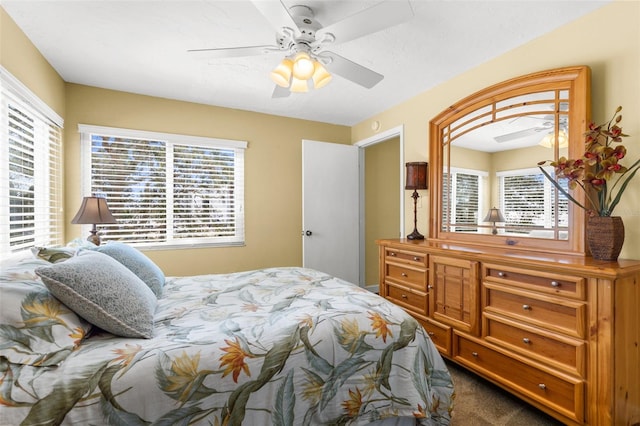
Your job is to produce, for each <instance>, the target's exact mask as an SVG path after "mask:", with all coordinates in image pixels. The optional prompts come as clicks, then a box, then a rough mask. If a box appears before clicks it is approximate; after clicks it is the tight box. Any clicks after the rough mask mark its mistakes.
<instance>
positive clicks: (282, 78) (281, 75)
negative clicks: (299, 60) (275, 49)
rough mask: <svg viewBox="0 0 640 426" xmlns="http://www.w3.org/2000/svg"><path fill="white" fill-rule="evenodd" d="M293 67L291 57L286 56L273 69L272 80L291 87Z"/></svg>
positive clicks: (279, 84) (282, 85)
mask: <svg viewBox="0 0 640 426" xmlns="http://www.w3.org/2000/svg"><path fill="white" fill-rule="evenodd" d="M292 69H293V61H292V60H291V59H289V58H284V59H283V60H282V62H280V64H278V66H277V67H276V68H275V69H274V70H273V71H271V80H273V82H274V83H276V84H277V85H278V86H281V87H289V81H290V80H291V72H292Z"/></svg>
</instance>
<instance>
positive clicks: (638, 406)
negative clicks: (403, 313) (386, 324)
mask: <svg viewBox="0 0 640 426" xmlns="http://www.w3.org/2000/svg"><path fill="white" fill-rule="evenodd" d="M378 245H379V248H380V293H381V295H382V296H384V297H386V298H387V299H389V300H391V301H392V302H394V303H396V304H398V305H400V306H402V307H403V308H405V309H406V310H407V311H408V312H409V313H411V314H412V315H413V316H414V317H415V318H416V319H418V320H419V321H420V322H421V323H422V324H423V325H424V327H425V329H426V330H427V332H428V333H429V335H430V336H431V339H432V340H433V342H434V343H435V345H436V346H437V348H438V349H439V351H440V352H441V354H442V355H443V356H444V357H446V358H448V359H450V360H452V361H454V362H456V363H458V364H460V365H462V366H464V367H466V368H468V369H469V370H472V371H474V372H475V373H477V374H478V375H480V376H482V377H485V378H486V379H488V380H490V381H492V382H494V383H496V384H498V385H500V386H502V387H503V388H505V389H507V390H509V391H510V392H512V393H513V394H515V395H517V396H518V397H520V398H522V399H523V400H526V401H527V402H529V403H531V404H532V405H534V406H536V407H538V408H540V409H541V410H543V411H545V412H547V413H549V414H550V415H552V416H554V417H555V418H557V419H559V420H560V421H562V422H564V423H566V424H590V425H598V426H604V425H638V424H640V313H639V312H640V261H636V260H619V261H617V262H606V261H596V260H593V259H592V258H590V257H581V256H561V255H553V254H546V253H541V252H529V251H515V250H512V251H509V250H507V249H500V248H495V249H494V248H482V247H479V246H475V247H474V246H471V245H469V246H463V245H452V244H442V243H434V242H429V241H427V240H421V241H416V240H414V241H411V240H404V239H400V240H380V241H378Z"/></svg>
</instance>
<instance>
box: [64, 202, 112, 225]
mask: <svg viewBox="0 0 640 426" xmlns="http://www.w3.org/2000/svg"><path fill="white" fill-rule="evenodd" d="M71 223H77V224H101V223H116V218H115V217H113V215H112V214H111V211H110V210H109V206H108V205H107V200H106V199H105V198H102V197H84V199H83V200H82V205H80V209H79V210H78V213H76V215H75V217H74V218H73V219H71Z"/></svg>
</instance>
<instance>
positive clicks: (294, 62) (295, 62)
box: [189, 0, 413, 97]
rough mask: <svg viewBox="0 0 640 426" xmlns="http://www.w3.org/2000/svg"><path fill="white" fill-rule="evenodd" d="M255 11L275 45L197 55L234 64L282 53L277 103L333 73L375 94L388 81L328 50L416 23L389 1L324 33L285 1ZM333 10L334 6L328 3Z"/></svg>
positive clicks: (403, 4) (309, 13)
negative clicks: (374, 89) (231, 60)
mask: <svg viewBox="0 0 640 426" xmlns="http://www.w3.org/2000/svg"><path fill="white" fill-rule="evenodd" d="M252 3H253V4H254V5H255V7H256V8H257V9H258V10H259V11H260V13H262V15H263V16H264V17H265V18H266V19H267V20H268V21H269V23H270V24H271V25H272V27H273V28H274V29H275V30H276V44H275V45H260V46H244V47H222V48H208V49H192V50H189V52H192V53H195V54H206V55H207V57H208V58H229V57H241V56H252V55H261V54H269V53H280V54H283V55H284V56H285V57H284V59H283V60H282V62H280V64H279V65H278V66H277V67H276V68H275V69H274V70H273V71H272V72H271V78H272V80H273V81H274V82H275V83H276V87H275V90H274V92H273V97H285V96H289V94H290V92H297V93H301V92H307V91H308V90H309V88H316V89H319V88H320V87H323V86H325V85H326V84H327V83H329V81H331V78H332V75H331V73H334V74H336V75H339V76H341V77H343V78H345V79H347V80H350V81H352V82H354V83H356V84H359V85H360V86H363V87H365V88H369V89H370V88H372V87H374V86H375V85H376V84H378V83H379V82H380V81H382V79H383V78H384V76H383V75H382V74H379V73H377V72H375V71H373V70H371V69H369V68H367V67H364V66H362V65H359V64H357V63H355V62H352V61H350V60H349V59H347V58H344V57H342V56H340V55H338V54H337V53H335V52H332V51H329V50H327V47H328V46H329V45H332V44H337V43H344V42H347V41H350V40H354V39H356V38H360V37H363V36H366V35H368V34H372V33H375V32H378V31H380V30H383V29H385V28H388V27H391V26H394V25H397V24H400V23H403V22H406V21H407V20H409V19H411V18H412V17H413V10H412V8H411V5H410V4H409V1H408V0H402V1H398V0H386V1H383V2H381V3H378V4H376V5H374V6H372V7H369V8H367V9H364V10H362V11H360V12H358V13H356V14H354V15H351V16H349V17H347V18H345V19H343V20H340V21H338V22H336V23H334V24H331V25H328V26H326V27H323V26H322V25H321V24H320V23H319V22H318V21H316V20H315V18H314V11H313V10H312V9H311V8H310V7H308V6H304V5H295V6H292V7H290V8H287V7H286V6H285V5H284V3H282V1H281V0H280V1H264V0H262V1H261V0H252ZM327 5H328V7H331V2H327Z"/></svg>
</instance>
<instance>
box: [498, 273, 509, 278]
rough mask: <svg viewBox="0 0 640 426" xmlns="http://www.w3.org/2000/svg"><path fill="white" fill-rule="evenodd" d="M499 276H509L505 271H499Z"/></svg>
mask: <svg viewBox="0 0 640 426" xmlns="http://www.w3.org/2000/svg"><path fill="white" fill-rule="evenodd" d="M498 276H499V277H500V278H504V277H506V276H507V274H506V273H504V272H498Z"/></svg>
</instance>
